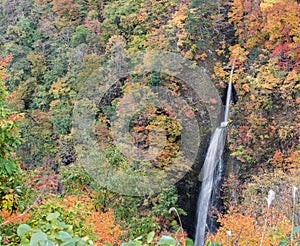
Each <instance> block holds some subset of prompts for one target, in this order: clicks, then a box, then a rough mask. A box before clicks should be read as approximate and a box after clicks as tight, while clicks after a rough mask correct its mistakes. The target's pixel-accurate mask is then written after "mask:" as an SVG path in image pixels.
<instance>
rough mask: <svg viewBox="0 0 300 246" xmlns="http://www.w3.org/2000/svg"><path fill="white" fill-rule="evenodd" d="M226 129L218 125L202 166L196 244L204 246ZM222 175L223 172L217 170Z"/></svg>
mask: <svg viewBox="0 0 300 246" xmlns="http://www.w3.org/2000/svg"><path fill="white" fill-rule="evenodd" d="M225 129H226V128H224V127H218V128H217V129H216V130H215V132H214V133H213V135H212V137H211V141H210V145H209V148H208V151H207V154H206V159H205V162H204V164H203V167H202V175H201V176H202V185H201V191H200V194H199V197H198V204H197V215H198V217H197V228H196V235H195V246H202V245H203V244H204V242H205V231H206V220H207V212H208V208H209V204H210V200H211V194H212V188H213V184H214V179H215V178H216V179H218V178H219V177H215V175H214V173H215V169H220V168H222V166H223V162H222V155H223V150H224V145H225V136H226V134H225ZM217 173H218V175H222V172H217Z"/></svg>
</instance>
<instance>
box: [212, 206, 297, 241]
mask: <svg viewBox="0 0 300 246" xmlns="http://www.w3.org/2000/svg"><path fill="white" fill-rule="evenodd" d="M238 211H243V208H242V207H240V208H237V207H235V208H233V207H232V208H231V209H230V211H229V213H228V214H225V215H224V216H222V217H220V218H219V222H220V223H221V225H222V227H220V229H219V230H218V232H217V234H216V235H208V238H207V240H209V241H212V242H218V243H221V244H222V245H223V246H231V245H274V246H275V245H276V246H277V245H278V244H279V243H280V242H281V240H282V238H283V237H284V236H287V235H289V233H290V232H291V229H292V225H291V223H290V221H289V220H288V219H287V217H286V216H285V215H283V214H282V213H281V212H278V211H276V210H275V209H272V208H271V209H270V210H269V211H267V210H266V211H265V218H262V220H261V222H262V223H264V224H260V223H258V221H257V220H256V219H255V218H253V217H251V216H250V215H249V213H248V212H246V211H245V212H244V213H242V212H238ZM261 241H262V244H260V243H261Z"/></svg>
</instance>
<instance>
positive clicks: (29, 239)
mask: <svg viewBox="0 0 300 246" xmlns="http://www.w3.org/2000/svg"><path fill="white" fill-rule="evenodd" d="M36 228H39V227H38V226H36ZM17 234H18V236H19V237H20V238H21V242H20V245H23V246H25V245H29V246H38V245H53V246H54V245H62V246H71V245H74V246H76V245H78V246H79V245H81V246H85V245H94V244H93V242H92V241H91V240H90V239H88V238H87V237H86V238H80V237H78V236H73V234H74V233H73V230H72V226H70V225H67V224H65V223H64V222H63V221H62V218H61V216H60V213H58V212H54V213H50V214H48V215H47V216H46V218H45V221H44V223H43V224H42V225H41V226H40V228H39V229H33V228H32V227H30V226H29V225H27V224H21V225H20V226H19V227H18V229H17Z"/></svg>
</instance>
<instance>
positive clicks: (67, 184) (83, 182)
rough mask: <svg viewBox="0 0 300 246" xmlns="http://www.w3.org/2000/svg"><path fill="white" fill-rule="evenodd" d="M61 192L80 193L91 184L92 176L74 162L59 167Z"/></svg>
mask: <svg viewBox="0 0 300 246" xmlns="http://www.w3.org/2000/svg"><path fill="white" fill-rule="evenodd" d="M60 177H61V182H62V184H63V192H64V193H65V194H80V193H82V192H83V191H84V189H86V188H87V187H88V186H90V185H91V184H92V181H93V180H92V178H91V177H90V175H89V174H88V173H87V172H86V170H84V169H83V168H82V167H81V166H80V165H78V164H74V165H71V166H68V167H61V169H60Z"/></svg>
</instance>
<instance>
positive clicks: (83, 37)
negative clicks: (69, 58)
mask: <svg viewBox="0 0 300 246" xmlns="http://www.w3.org/2000/svg"><path fill="white" fill-rule="evenodd" d="M89 33H90V32H89V30H88V29H87V28H86V27H84V26H77V27H76V32H75V33H74V34H73V36H72V39H71V44H72V46H74V47H76V46H78V45H80V44H83V43H86V42H87V37H88V35H89Z"/></svg>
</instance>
